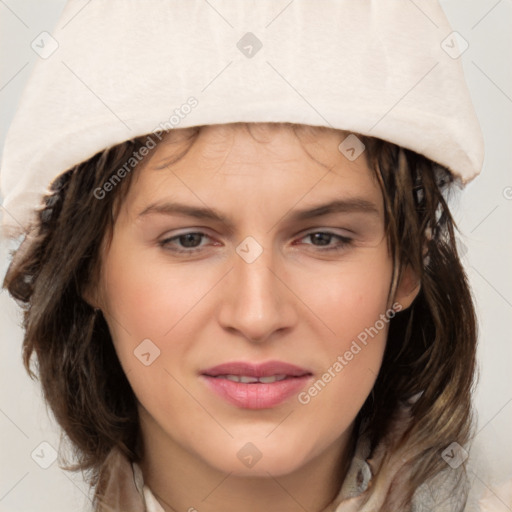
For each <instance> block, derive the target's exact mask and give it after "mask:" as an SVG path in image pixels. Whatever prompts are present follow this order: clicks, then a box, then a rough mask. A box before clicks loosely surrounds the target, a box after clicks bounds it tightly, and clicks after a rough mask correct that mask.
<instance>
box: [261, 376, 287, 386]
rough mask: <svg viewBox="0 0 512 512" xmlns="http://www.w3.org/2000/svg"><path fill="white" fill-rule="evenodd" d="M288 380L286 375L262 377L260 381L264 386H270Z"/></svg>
mask: <svg viewBox="0 0 512 512" xmlns="http://www.w3.org/2000/svg"><path fill="white" fill-rule="evenodd" d="M284 379H286V375H270V376H268V377H260V378H259V381H260V382H263V383H264V384H270V383H271V382H276V381H278V380H284Z"/></svg>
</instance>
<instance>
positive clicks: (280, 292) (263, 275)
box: [218, 249, 298, 343]
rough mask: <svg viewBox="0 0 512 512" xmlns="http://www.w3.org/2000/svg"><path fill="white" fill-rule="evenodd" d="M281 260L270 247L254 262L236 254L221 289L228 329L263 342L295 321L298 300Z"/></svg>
mask: <svg viewBox="0 0 512 512" xmlns="http://www.w3.org/2000/svg"><path fill="white" fill-rule="evenodd" d="M277 260H278V256H274V255H273V254H272V251H271V250H266V249H264V250H263V252H262V253H261V254H260V255H259V256H258V258H257V259H256V260H255V261H252V262H250V263H249V262H247V261H246V260H244V259H243V258H242V257H240V256H239V255H238V254H237V253H235V254H234V256H233V262H234V263H233V269H232V270H231V272H229V273H228V275H227V276H226V277H225V280H224V283H223V285H222V289H221V291H220V293H221V296H222V299H221V307H220V310H219V312H218V315H219V316H218V320H219V323H220V324H221V326H222V327H223V328H224V329H226V330H228V331H231V332H236V333H239V334H240V335H242V336H243V337H245V338H247V339H248V340H250V341H252V342H256V343H262V342H265V341H270V340H271V339H274V336H273V335H274V334H275V333H276V332H281V333H282V332H283V331H285V330H286V329H290V328H291V327H292V326H293V325H294V324H295V322H296V321H297V318H298V314H297V310H296V306H297V304H296V303H297V301H296V300H294V295H293V292H292V291H291V288H290V283H287V282H286V281H287V280H288V281H289V279H288V277H287V275H286V271H285V270H284V268H283V265H282V264H281V263H279V262H278V261H277Z"/></svg>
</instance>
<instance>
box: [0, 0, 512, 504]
mask: <svg viewBox="0 0 512 512" xmlns="http://www.w3.org/2000/svg"><path fill="white" fill-rule="evenodd" d="M89 1H90V0H81V2H80V1H79V2H77V11H78V10H79V9H81V8H87V3H88V2H89ZM93 1H94V0H93ZM405 1H410V0H404V2H405ZM423 1H424V0H415V3H416V5H418V6H421V4H422V2H423ZM64 3H65V2H64V0H44V1H42V0H0V52H1V53H0V113H1V114H0V115H1V117H0V119H1V121H0V146H2V145H3V141H4V138H5V135H6V132H7V129H8V127H9V124H10V122H11V119H12V117H13V116H14V113H15V110H16V105H17V103H18V101H19V98H20V96H21V92H22V89H23V87H24V85H25V82H26V80H27V78H28V76H29V74H30V71H31V69H32V66H33V64H34V63H35V62H36V60H37V59H38V58H39V57H38V56H37V55H36V54H35V53H34V52H33V50H32V49H31V47H30V43H31V42H32V41H33V39H35V38H36V36H38V35H39V34H40V33H41V32H42V31H48V32H51V31H52V28H53V26H54V24H55V22H56V21H57V19H58V16H59V15H60V13H61V10H62V8H63V6H64ZM209 3H210V5H211V6H215V1H214V0H211V1H210V2H209ZM279 3H282V6H283V8H284V7H285V6H286V5H287V4H288V3H289V0H282V1H280V2H279ZM148 4H150V1H149V0H148ZM442 4H443V6H444V8H445V10H446V13H447V15H448V17H449V19H450V22H451V24H452V27H453V29H454V30H456V31H458V32H459V33H460V34H461V35H462V36H463V37H464V38H465V39H466V40H467V41H468V43H469V48H468V50H467V51H466V52H465V53H464V54H463V56H462V60H463V62H464V67H465V71H466V77H467V80H468V83H469V86H470V91H471V94H472V97H473V101H474V104H475V108H476V110H477V115H478V117H479V119H480V122H481V125H482V128H483V131H484V136H485V144H486V158H485V163H484V169H483V171H482V174H481V176H479V177H478V178H477V179H476V180H475V181H473V182H472V183H470V184H469V185H468V186H467V187H466V189H465V190H464V192H463V193H462V195H460V196H459V197H458V198H457V200H456V201H455V202H454V203H453V204H452V208H453V213H454V216H455V219H456V221H457V223H458V225H459V227H460V230H461V232H462V237H461V243H462V244H463V246H464V247H465V248H467V252H466V254H465V256H464V259H463V261H464V264H465V267H466V270H467V272H468V275H469V278H470V283H471V286H472V288H473V292H474V297H475V300H476V304H477V312H478V316H479V328H480V336H479V349H478V357H479V368H480V378H479V383H478V386H477V389H476V392H475V403H476V407H477V410H478V427H477V435H476V437H475V440H474V443H473V448H472V450H471V453H470V459H469V460H470V466H469V467H470V478H471V481H472V493H473V494H474V496H481V495H482V494H483V493H484V492H488V493H490V494H491V495H492V496H493V500H494V502H493V503H494V504H493V506H492V508H489V509H486V510H493V511H496V512H501V511H503V512H506V511H512V490H510V487H512V443H511V441H510V432H511V427H512V365H511V362H512V343H511V338H512V337H511V334H512V328H511V318H512V314H511V313H512V266H511V262H512V242H511V238H512V237H511V234H512V233H511V232H512V229H511V219H512V173H511V172H510V168H511V161H512V158H511V157H512V149H511V148H512V140H511V134H512V66H511V63H512V31H511V30H510V26H512V0H499V1H498V0H476V1H469V0H443V1H442ZM319 5H321V2H319ZM242 35H243V34H240V37H241V36H242ZM2 213H3V212H2ZM10 246H12V244H8V243H7V242H6V241H2V243H1V246H0V250H1V252H0V265H1V268H0V270H1V272H0V273H1V276H2V277H3V275H4V273H5V270H6V268H7V254H8V249H9V247H10ZM20 319H21V314H20V311H19V310H18V308H17V306H16V304H15V303H14V302H13V301H12V300H11V299H10V298H9V296H8V294H7V293H6V292H5V291H2V292H1V293H0V328H1V339H0V434H1V435H0V461H1V463H0V511H1V512H15V511H20V512H30V511H38V512H43V511H52V512H60V511H70V510H82V509H83V510H85V509H86V506H87V504H88V500H87V498H86V496H85V494H86V493H87V486H86V485H84V483H83V482H82V480H81V477H80V475H79V474H78V475H73V474H70V473H68V472H65V471H63V470H61V469H60V468H59V467H58V463H57V462H55V463H53V464H52V465H51V466H50V467H49V468H48V469H42V468H41V467H40V466H39V465H37V464H36V463H35V462H34V460H33V459H32V458H31V453H32V452H33V450H34V449H36V448H37V447H39V445H40V443H42V442H47V443H49V444H50V445H52V446H53V447H55V448H58V446H59V430H58V429H57V427H56V426H55V424H54V423H53V422H52V420H51V419H49V416H48V414H47V412H46V408H45V405H44V403H43V401H42V399H41V393H40V389H39V386H38V384H37V382H32V381H31V380H30V379H29V378H28V376H27V375H26V373H25V371H24V369H23V367H22V364H21V341H22V331H21V329H20V327H19V322H20ZM46 452H47V450H46ZM35 453H36V455H35V457H36V456H37V453H42V452H41V449H40V448H37V450H36V452H35ZM506 481H508V482H509V484H508V485H509V490H508V491H507V489H506V488H505V487H504V485H505V482H506ZM471 510H472V509H471Z"/></svg>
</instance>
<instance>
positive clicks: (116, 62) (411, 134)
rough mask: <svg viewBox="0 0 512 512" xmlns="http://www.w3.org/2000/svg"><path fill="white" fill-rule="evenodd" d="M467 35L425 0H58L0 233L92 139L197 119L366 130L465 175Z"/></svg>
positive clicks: (471, 159)
mask: <svg viewBox="0 0 512 512" xmlns="http://www.w3.org/2000/svg"><path fill="white" fill-rule="evenodd" d="M466 47H467V43H466V42H465V40H464V39H463V38H462V36H460V35H459V34H458V33H456V32H453V31H452V29H451V28H450V26H449V23H448V21H447V19H446V17H445V15H444V13H443V11H442V9H441V7H440V5H439V3H438V2H437V1H436V0H428V1H427V0H426V1H423V2H421V6H420V4H415V3H414V2H413V1H412V0H378V1H377V0H373V1H372V0H320V1H319V0H294V1H292V2H289V3H288V4H286V5H284V4H281V3H279V2H276V1H275V0H258V1H257V2H247V1H243V0H218V1H216V2H215V5H213V4H210V3H208V2H204V1H203V0H187V1H176V0H151V2H149V1H147V0H95V1H93V2H89V3H87V4H85V6H84V4H83V2H82V1H79V0H70V1H69V2H68V4H67V5H66V8H65V9H64V12H63V14H62V16H61V18H60V21H59V22H58V24H57V27H56V28H55V30H54V31H53V34H52V35H50V34H49V33H47V32H43V33H42V34H40V35H39V36H38V37H37V38H36V39H35V40H34V42H33V43H32V48H33V49H34V51H35V52H37V53H38V54H39V56H40V61H39V62H38V63H37V64H36V66H35V69H34V72H33V74H32V76H31V77H30V80H29V83H28V85H27V87H26V89H25V91H24V94H23V96H22V100H21V104H20V106H19V109H18V111H17V113H16V116H15V118H14V121H13V123H12V125H11V128H10V131H9V132H8V135H7V139H6V143H5V148H4V151H3V156H2V161H1V167H0V178H1V191H2V195H3V197H4V203H3V206H4V209H5V211H4V214H3V228H4V233H6V234H12V235H14V234H17V233H20V232H22V231H23V230H26V229H27V228H28V227H29V225H30V224H31V223H32V222H34V221H35V214H34V209H35V208H37V207H38V206H39V205H40V202H41V197H42V195H43V194H44V193H45V192H46V191H47V189H48V186H49V184H50V183H51V182H52V181H53V180H54V179H55V178H56V177H57V176H59V175H60V174H62V173H63V172H65V171H66V170H67V169H69V168H70V167H72V166H74V165H76V164H78V163H80V162H82V161H85V160H87V159H88V158H90V157H92V156H93V155H94V154H95V153H97V152H98V151H100V150H102V149H104V148H106V147H109V146H112V145H115V144H118V143H120V142H123V141H125V140H127V139H131V138H133V137H136V136H140V135H144V134H146V133H150V132H155V131H156V132H160V133H161V131H162V130H165V129H171V128H184V127H190V126H196V125H203V124H218V123H231V122H237V121H245V122H293V123H303V124H309V125H320V126H328V127H332V128H339V129H344V130H347V131H351V132H356V133H361V134H364V135H370V136H374V137H378V138H382V139H385V140H387V141H390V142H393V143H396V144H399V145H401V146H403V147H405V148H408V149H412V150H414V151H416V152H418V153H421V154H423V155H425V156H426V157H428V158H430V159H432V160H434V161H436V162H438V163H440V164H442V165H444V166H446V167H448V168H449V169H450V170H451V171H452V173H453V174H454V175H455V176H456V177H457V178H458V179H459V181H460V183H461V184H463V185H464V184H466V183H468V182H469V181H470V180H472V179H473V178H474V177H475V176H476V175H477V174H478V173H479V172H480V170H481V166H482V161H483V139H482V134H481V130H480V127H479V124H478V121H477V118H476V115H475V112H474V109H473V106H472V103H471V99H470V95H469V92H468V89H467V86H466V83H465V80H464V74H463V70H462V65H461V61H460V56H461V54H462V53H463V52H464V50H465V49H466ZM340 142H341V141H340ZM354 142H356V144H357V140H355V139H354ZM342 149H343V144H342V145H341V146H340V150H342ZM344 149H345V150H348V152H349V155H350V154H354V150H355V151H357V149H358V148H357V147H348V148H344ZM350 152H351V153H350Z"/></svg>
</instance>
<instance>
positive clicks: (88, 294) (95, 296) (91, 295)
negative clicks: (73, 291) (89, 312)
mask: <svg viewBox="0 0 512 512" xmlns="http://www.w3.org/2000/svg"><path fill="white" fill-rule="evenodd" d="M81 297H82V299H83V300H84V301H85V302H87V304H89V306H91V308H94V309H102V308H101V300H100V297H99V292H98V288H97V286H94V285H93V283H91V282H88V283H86V284H85V285H84V287H83V289H82V292H81Z"/></svg>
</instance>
